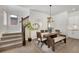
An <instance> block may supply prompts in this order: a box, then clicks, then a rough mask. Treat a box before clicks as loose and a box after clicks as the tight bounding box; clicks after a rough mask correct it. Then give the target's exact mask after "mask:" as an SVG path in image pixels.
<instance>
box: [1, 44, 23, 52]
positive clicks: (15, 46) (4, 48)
mask: <svg viewBox="0 0 79 59" xmlns="http://www.w3.org/2000/svg"><path fill="white" fill-rule="evenodd" d="M18 47H22V43H20V44H16V45H11V46H8V47H3V48H0V52H2V51H6V50H10V49H13V48H18Z"/></svg>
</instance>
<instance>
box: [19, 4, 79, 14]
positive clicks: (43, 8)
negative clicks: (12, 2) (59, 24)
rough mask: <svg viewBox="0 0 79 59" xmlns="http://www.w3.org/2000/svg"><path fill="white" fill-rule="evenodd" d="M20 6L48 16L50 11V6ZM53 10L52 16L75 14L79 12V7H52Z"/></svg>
mask: <svg viewBox="0 0 79 59" xmlns="http://www.w3.org/2000/svg"><path fill="white" fill-rule="evenodd" d="M19 6H20V7H24V8H29V9H31V10H36V11H40V12H44V13H48V14H49V10H50V7H49V5H19ZM51 10H52V12H51V14H52V15H55V14H57V13H60V12H63V11H68V12H74V11H78V10H79V5H52V7H51Z"/></svg>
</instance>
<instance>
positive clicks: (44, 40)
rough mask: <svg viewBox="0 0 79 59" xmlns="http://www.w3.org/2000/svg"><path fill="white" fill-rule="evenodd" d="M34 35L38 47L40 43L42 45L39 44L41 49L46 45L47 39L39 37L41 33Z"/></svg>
mask: <svg viewBox="0 0 79 59" xmlns="http://www.w3.org/2000/svg"><path fill="white" fill-rule="evenodd" d="M36 34H37V40H38V45H39V43H40V42H41V43H42V44H41V47H42V46H43V45H44V44H47V43H46V42H47V38H44V37H42V36H41V32H36Z"/></svg>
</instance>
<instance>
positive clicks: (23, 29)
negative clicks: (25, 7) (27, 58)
mask: <svg viewBox="0 0 79 59" xmlns="http://www.w3.org/2000/svg"><path fill="white" fill-rule="evenodd" d="M27 18H29V16H27V17H25V18H23V17H22V18H21V27H22V28H21V29H22V39H23V42H22V44H23V46H26V39H25V26H24V25H23V21H24V20H26V19H27Z"/></svg>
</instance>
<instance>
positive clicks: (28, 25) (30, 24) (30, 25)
mask: <svg viewBox="0 0 79 59" xmlns="http://www.w3.org/2000/svg"><path fill="white" fill-rule="evenodd" d="M25 27H26V28H27V29H28V30H29V37H28V41H29V42H30V41H32V38H31V31H33V30H34V28H33V26H32V23H31V22H30V21H27V22H26V25H25Z"/></svg>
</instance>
